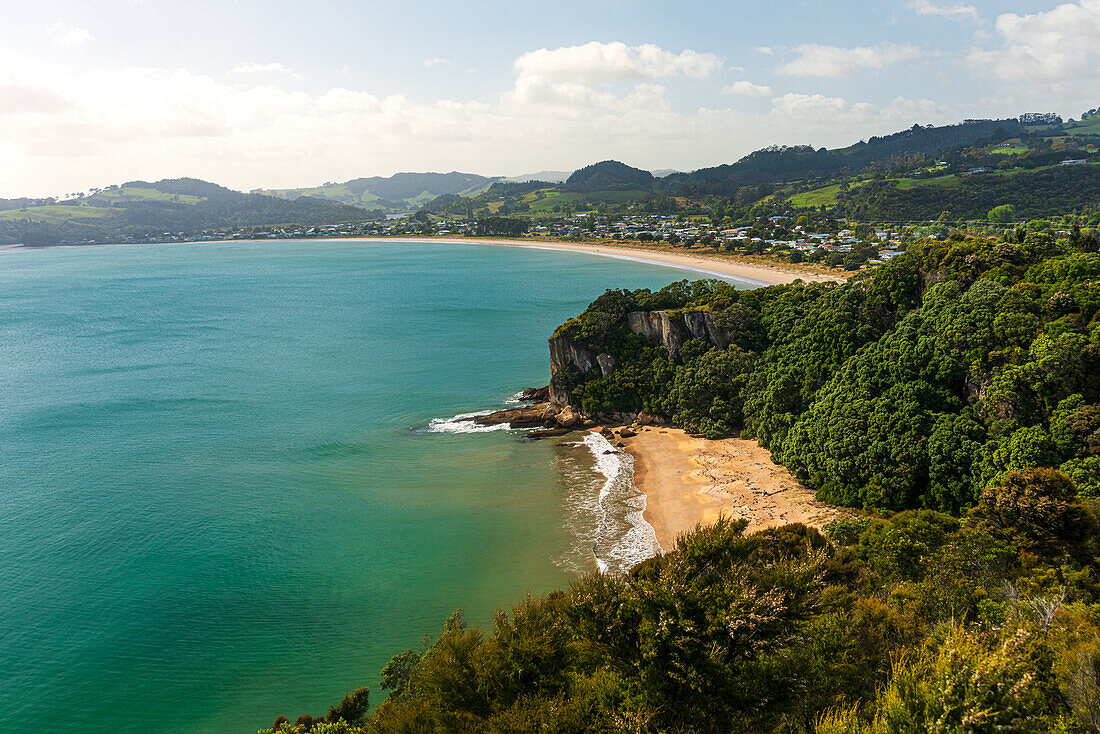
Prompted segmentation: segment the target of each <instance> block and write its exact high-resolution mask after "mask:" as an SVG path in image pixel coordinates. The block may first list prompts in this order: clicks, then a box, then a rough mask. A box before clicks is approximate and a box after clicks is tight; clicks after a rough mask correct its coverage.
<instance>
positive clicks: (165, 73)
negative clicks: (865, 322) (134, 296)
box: [0, 49, 954, 196]
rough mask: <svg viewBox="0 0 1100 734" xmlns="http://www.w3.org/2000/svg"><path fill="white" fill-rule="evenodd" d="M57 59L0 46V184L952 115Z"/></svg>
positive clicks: (384, 160)
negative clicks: (389, 83)
mask: <svg viewBox="0 0 1100 734" xmlns="http://www.w3.org/2000/svg"><path fill="white" fill-rule="evenodd" d="M673 56H677V57H678V56H679V54H673ZM56 63H57V62H56V61H49V60H37V61H34V63H16V56H15V55H14V54H7V55H5V53H4V51H3V49H0V69H4V70H14V71H5V72H4V73H0V170H4V171H8V172H18V175H12V176H4V177H0V196H5V195H8V196H16V195H38V194H46V193H49V192H56V191H62V190H69V191H71V190H76V189H80V188H87V187H90V186H103V185H107V184H110V183H115V182H122V181H127V180H133V179H148V178H163V177H174V176H184V175H187V176H196V177H199V178H204V179H207V180H213V181H216V182H218V183H221V184H224V185H228V186H232V187H235V188H239V189H245V190H247V189H251V188H255V187H261V186H262V187H282V186H297V185H304V184H308V183H310V182H313V181H325V180H329V181H331V180H346V179H350V178H354V177H357V176H363V175H373V174H386V173H391V172H394V171H398V170H406V171H407V170H468V171H475V172H484V173H492V172H493V171H500V170H520V169H530V170H540V169H545V168H569V167H577V166H581V165H584V164H587V163H591V162H592V161H596V160H604V159H607V158H619V159H628V160H631V161H635V162H636V163H637V164H638V165H642V166H645V167H648V168H658V167H663V166H666V165H668V164H670V163H675V165H676V167H678V168H687V167H691V166H702V165H713V164H716V163H720V162H729V161H733V160H736V159H737V158H739V157H740V156H741V155H744V154H745V153H747V152H749V151H750V150H752V149H755V148H759V147H762V146H763V145H766V144H769V143H788V144H789V143H812V144H814V145H816V146H821V145H826V146H833V145H842V144H847V143H850V142H852V141H853V140H856V139H858V138H860V137H866V136H868V135H877V134H883V133H886V132H892V131H895V130H898V129H902V128H905V127H909V126H911V125H912V124H913V123H914V122H921V123H927V122H938V121H946V120H949V119H953V117H954V116H953V115H948V114H946V113H944V112H943V111H942V110H940V109H939V108H936V107H935V106H934V105H932V104H931V103H929V102H926V101H912V100H895V101H894V102H892V103H890V104H888V105H883V106H876V105H871V104H866V103H860V102H848V101H846V100H843V99H840V98H831V97H824V96H821V95H783V96H781V97H778V98H775V99H773V100H772V104H771V105H770V106H769V107H768V109H767V110H766V111H763V112H751V113H749V112H743V111H740V110H737V109H732V108H727V107H721V108H718V109H708V108H705V107H704V108H699V109H694V110H682V111H681V110H676V109H674V108H673V106H672V104H671V103H670V102H669V100H668V99H667V98H666V97H667V96H668V95H667V91H666V89H665V87H664V86H662V85H661V84H658V83H655V82H654V81H653V80H652V79H647V78H643V79H637V78H634V79H632V80H631V81H628V82H626V83H625V84H624V83H621V82H620V83H610V84H605V85H599V84H597V83H595V82H592V81H587V82H586V81H574V80H570V79H569V78H567V77H564V76H561V75H560V74H559V75H558V76H556V77H555V78H552V79H546V78H543V77H539V76H537V75H536V76H531V75H523V74H520V75H518V78H517V86H516V88H514V89H512V90H509V91H506V92H503V93H502V94H501V95H500V97H499V98H498V99H496V100H493V101H489V102H481V101H455V100H446V99H441V100H437V101H434V102H430V103H420V102H414V101H412V100H410V99H409V98H407V97H405V96H402V95H392V96H380V95H376V94H372V93H370V92H369V91H368V90H364V89H356V88H351V86H350V85H346V86H337V87H334V88H330V89H326V90H320V91H312V92H306V91H301V90H296V89H293V88H292V83H291V82H290V81H289V80H288V79H287V78H286V77H282V78H280V77H278V76H276V77H274V80H269V79H267V78H265V77H250V76H248V75H247V74H244V73H242V74H241V76H239V77H237V78H235V79H233V80H232V81H226V80H223V79H219V78H215V77H213V76H209V75H205V74H197V73H194V72H191V71H187V70H181V69H158V68H136V67H126V68H87V69H77V70H74V69H72V68H69V67H62V66H57V65H56ZM260 66H263V65H262V64H261V65H260ZM663 68H668V67H663ZM5 74H7V75H6V76H5ZM672 74H681V75H683V74H686V72H684V71H676V72H671V73H669V74H668V75H669V76H671V75H672ZM581 78H582V79H590V78H591V77H585V76H584V75H583V74H582V75H581ZM731 86H732V85H731ZM519 89H523V90H524V93H523V94H520V93H519V92H518V91H517V90H519ZM540 95H541V97H540ZM3 113H6V114H3Z"/></svg>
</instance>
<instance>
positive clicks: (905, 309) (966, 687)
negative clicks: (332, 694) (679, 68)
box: [271, 232, 1100, 734]
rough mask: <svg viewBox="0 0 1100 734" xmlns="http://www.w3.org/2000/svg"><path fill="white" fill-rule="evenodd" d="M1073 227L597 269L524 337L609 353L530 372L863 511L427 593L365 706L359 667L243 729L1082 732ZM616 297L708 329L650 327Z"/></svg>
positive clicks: (1082, 358)
mask: <svg viewBox="0 0 1100 734" xmlns="http://www.w3.org/2000/svg"><path fill="white" fill-rule="evenodd" d="M1080 242H1081V241H1080V240H1073V239H1063V240H1055V239H1054V238H1053V237H1052V236H1050V235H1049V234H1048V233H1043V232H1031V233H1025V232H1021V233H1019V234H1018V235H1017V234H1014V235H1013V236H1012V237H1011V238H1008V239H1000V240H995V239H980V238H967V237H964V236H961V235H953V236H952V237H951V238H950V239H949V240H947V241H945V242H931V241H929V242H923V243H920V244H918V245H915V246H912V247H910V248H909V250H908V251H907V252H906V254H905V255H904V256H901V257H898V258H896V259H894V260H892V261H891V262H889V263H888V264H886V265H884V266H881V267H879V268H876V269H874V270H872V271H869V272H866V273H864V274H862V275H861V276H858V277H857V278H856V279H854V280H852V281H850V282H848V283H845V284H841V285H835V284H829V285H824V284H803V283H796V284H794V285H789V286H774V287H769V288H762V289H758V290H750V291H737V290H734V289H733V288H732V287H730V286H728V285H727V284H725V283H721V282H717V281H699V282H695V283H689V282H687V281H681V282H679V283H674V284H672V285H670V286H668V287H666V288H664V289H662V290H660V291H657V292H650V291H648V290H638V291H607V292H606V293H605V294H604V295H602V296H600V297H599V298H598V299H596V301H595V302H594V303H593V304H592V305H591V306H590V307H589V308H588V309H586V310H585V311H584V312H583V313H582V314H580V315H579V316H577V317H576V318H574V319H571V320H570V321H568V322H567V323H565V324H563V325H562V326H561V327H559V329H558V330H557V332H556V333H555V335H554V339H568V340H570V341H571V342H572V343H573V345H574V346H575V347H577V348H578V349H586V350H591V351H592V352H599V353H601V354H608V355H610V356H612V357H613V359H614V361H615V364H614V368H613V369H612V370H611V371H610V373H609V374H607V375H604V374H603V371H602V370H601V369H599V368H593V369H592V370H591V371H590V372H588V373H580V372H578V371H576V370H572V371H570V370H568V369H564V370H560V371H559V372H558V373H557V374H556V375H555V380H556V388H557V389H558V390H563V391H565V392H566V393H567V394H568V395H569V399H570V400H571V401H572V402H573V403H574V404H575V405H576V406H578V407H579V408H581V409H583V410H584V411H586V412H588V413H591V414H599V413H601V412H605V411H614V410H623V411H638V410H646V411H649V412H652V413H655V414H657V415H664V416H668V417H671V418H673V419H674V420H675V421H677V422H679V423H681V424H682V425H685V426H687V427H688V428H689V429H692V430H698V431H702V432H704V433H706V434H708V435H713V436H722V435H726V434H728V433H730V432H732V431H737V430H740V431H741V432H742V434H743V435H756V436H758V437H759V438H760V440H761V442H762V443H763V444H764V445H766V446H767V447H769V448H770V449H771V451H772V453H773V456H774V457H775V458H776V460H777V461H779V462H781V463H784V464H786V465H787V466H788V467H790V468H791V469H792V470H793V471H794V472H795V473H796V474H798V476H799V477H800V478H801V479H802V480H803V481H805V482H807V483H808V484H810V485H811V486H813V487H814V488H816V489H817V490H818V492H819V494H820V495H821V496H822V497H823V498H825V499H827V500H829V501H831V502H835V503H840V504H847V505H851V506H855V507H863V508H868V509H869V510H872V511H871V512H866V513H864V514H863V515H862V516H860V515H856V516H855V517H852V518H848V519H844V520H840V521H837V522H835V523H833V524H832V525H830V526H828V527H826V528H825V531H824V533H822V532H819V531H817V530H814V529H812V528H808V527H805V526H803V525H788V526H785V527H781V528H775V529H771V530H765V531H762V532H759V533H755V534H752V535H746V534H745V532H744V530H745V527H746V523H745V521H734V520H731V519H722V520H720V521H719V522H717V523H716V524H714V525H712V526H709V527H704V528H700V529H697V530H696V531H694V532H693V533H689V534H687V535H684V536H681V538H680V539H679V542H678V545H677V547H676V549H675V550H673V551H672V552H670V553H668V554H666V555H664V556H660V557H657V558H653V559H650V560H648V561H645V562H643V563H641V564H640V565H638V566H636V567H635V568H633V569H632V570H631V571H630V572H629V573H628V574H626V575H625V576H621V577H620V576H610V575H603V574H599V573H595V574H590V575H587V576H583V577H581V578H578V579H577V580H576V581H575V582H574V583H573V584H572V586H571V587H570V588H569V589H568V590H564V591H560V592H554V593H551V594H547V595H546V596H542V597H528V598H526V599H523V600H522V601H520V602H519V603H518V604H517V605H516V606H515V607H514V608H512V610H511V611H510V612H507V611H500V612H499V613H498V614H497V615H496V617H495V619H494V621H493V623H492V625H491V627H490V628H488V629H481V628H479V627H476V626H471V625H470V624H468V623H467V622H466V621H465V620H464V619H463V617H462V615H461V613H456V614H455V615H454V616H452V617H451V618H450V619H449V620H447V622H446V623H445V624H444V625H443V629H442V631H441V632H440V634H439V635H438V636H437V637H436V638H435V639H434V640H426V641H425V643H424V644H423V646H422V647H421V648H420V649H418V650H408V651H405V652H402V653H400V654H398V655H396V656H395V657H394V658H393V660H392V661H391V662H390V663H389V665H387V666H386V668H385V669H384V670H383V671H382V676H381V687H382V688H383V689H384V690H386V691H388V695H387V696H386V697H385V699H384V700H383V701H382V702H381V704H380V705H379V706H377V708H376V709H374V710H373V711H370V710H369V706H368V701H369V696H370V692H369V691H368V689H367V688H365V687H364V688H361V689H359V690H357V691H355V692H354V693H350V694H348V695H347V696H345V697H344V699H343V700H342V701H340V702H339V703H337V704H336V705H334V706H333V707H332V708H331V709H330V710H329V712H328V713H327V714H325V715H323V716H320V717H317V718H314V717H312V716H308V715H303V716H302V717H300V718H299V719H297V721H296V722H295V723H291V722H290V721H288V720H287V719H286V718H284V717H280V718H279V719H278V720H277V721H276V722H275V726H274V727H273V729H272V730H271V731H282V732H285V733H290V732H305V731H311V732H315V733H316V734H368V733H370V734H374V733H377V734H382V733H384V732H485V733H501V734H503V733H504V732H532V733H533V732H562V733H564V732H644V733H647V734H648V733H653V734H658V733H660V732H683V733H687V732H702V733H710V732H714V733H718V732H722V733H723V734H726V733H730V732H733V733H744V734H750V733H753V734H755V733H757V732H783V733H785V734H893V733H896V732H913V733H914V734H916V733H917V732H931V731H935V732H950V733H952V734H955V733H958V734H963V733H964V732H966V733H974V734H986V733H988V734H994V732H1018V733H1031V732H1035V733H1036V734H1038V733H1039V732H1064V733H1065V734H1087V733H1089V732H1091V733H1092V734H1097V733H1098V732H1100V686H1098V680H1100V627H1098V623H1100V583H1098V582H1100V577H1098V575H1097V570H1098V568H1097V566H1098V563H1100V557H1098V556H1100V525H1098V523H1097V518H1096V505H1095V498H1096V497H1097V496H1100V352H1098V348H1097V347H1098V340H1100V253H1097V252H1093V251H1083V250H1082V249H1080V247H1079V246H1078V245H1079V244H1080ZM1092 247H1093V245H1092V243H1091V241H1090V243H1089V245H1088V248H1089V249H1091V248H1092ZM631 314H634V316H633V317H632V316H631ZM638 314H650V315H653V314H665V315H667V316H668V317H669V319H668V320H666V321H663V322H662V323H665V324H671V325H673V326H674V325H675V324H676V323H685V324H686V323H688V320H686V319H685V317H691V319H692V323H695V324H696V325H698V324H706V325H707V329H708V331H707V334H708V335H709V334H721V335H723V336H722V337H721V338H720V339H719V341H722V342H726V341H727V340H728V343H723V345H722V346H718V345H716V344H714V343H713V341H712V340H709V338H708V340H704V339H702V338H686V339H685V340H683V341H674V342H668V343H665V342H662V343H654V342H653V341H651V340H650V338H648V337H647V336H645V335H644V334H643V335H640V334H639V333H637V331H636V330H634V329H632V328H630V326H629V324H630V323H632V322H633V323H640V322H641V321H644V319H641V318H640V317H639V316H638ZM677 318H681V319H685V320H682V321H680V322H677V321H676V319H677ZM670 328H671V327H670ZM665 335H666V336H667V332H666V334H665ZM669 343H674V344H675V345H676V347H677V348H676V349H675V350H674V351H671V352H670V350H669V349H668V344H669Z"/></svg>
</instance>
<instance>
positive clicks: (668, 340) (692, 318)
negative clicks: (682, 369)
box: [626, 311, 733, 362]
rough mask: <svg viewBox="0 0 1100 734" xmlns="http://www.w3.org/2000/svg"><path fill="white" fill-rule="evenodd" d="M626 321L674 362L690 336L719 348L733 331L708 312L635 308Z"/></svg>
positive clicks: (731, 337) (728, 341)
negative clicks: (672, 311) (641, 309)
mask: <svg viewBox="0 0 1100 734" xmlns="http://www.w3.org/2000/svg"><path fill="white" fill-rule="evenodd" d="M626 323H627V325H628V326H629V327H630V330H631V331H633V332H634V333H635V334H637V335H639V336H641V337H644V338H645V339H646V340H647V341H648V342H649V343H650V344H654V345H657V346H662V347H664V348H665V351H666V352H667V353H668V358H669V359H671V360H672V361H674V362H678V361H680V348H681V347H682V346H684V342H685V341H688V340H690V339H701V340H702V341H705V342H708V343H710V344H713V345H714V346H716V347H718V348H719V349H725V348H726V347H728V346H729V345H730V344H731V343H732V342H733V334H732V333H730V330H729V329H727V328H726V327H724V326H722V325H721V324H719V323H718V320H717V319H716V318H715V315H714V314H713V313H711V312H710V311H691V312H686V313H670V312H668V311H635V312H634V313H630V314H627V316H626Z"/></svg>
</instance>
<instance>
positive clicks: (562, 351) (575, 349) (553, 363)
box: [549, 334, 596, 406]
mask: <svg viewBox="0 0 1100 734" xmlns="http://www.w3.org/2000/svg"><path fill="white" fill-rule="evenodd" d="M549 345H550V377H551V380H550V402H552V403H553V404H554V405H559V406H561V405H568V404H569V402H570V398H569V393H568V392H567V391H565V390H562V389H560V388H559V387H557V386H556V385H555V384H554V380H553V377H554V375H556V374H557V373H558V371H559V370H561V369H564V368H565V367H568V366H572V367H574V368H576V369H577V370H579V371H580V372H588V370H590V369H592V368H593V367H595V366H596V357H595V356H594V355H593V354H592V352H590V351H588V350H587V349H585V348H584V347H582V346H581V345H579V344H577V343H576V342H575V341H573V339H572V337H570V336H568V335H566V334H562V335H555V336H552V337H550V341H549Z"/></svg>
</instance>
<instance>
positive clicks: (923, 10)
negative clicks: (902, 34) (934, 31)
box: [910, 0, 983, 25]
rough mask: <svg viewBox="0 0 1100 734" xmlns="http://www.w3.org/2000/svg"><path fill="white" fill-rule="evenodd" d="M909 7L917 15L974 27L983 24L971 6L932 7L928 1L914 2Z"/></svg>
mask: <svg viewBox="0 0 1100 734" xmlns="http://www.w3.org/2000/svg"><path fill="white" fill-rule="evenodd" d="M910 7H911V8H913V10H915V11H916V12H917V14H918V15H936V16H940V17H943V18H950V19H951V20H957V21H960V22H963V23H973V24H975V25H981V24H982V23H983V21H982V16H981V14H980V13H978V9H977V8H975V7H974V6H973V5H933V4H932V3H931V2H929V0H916V2H914V3H912V4H911V5H910Z"/></svg>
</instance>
